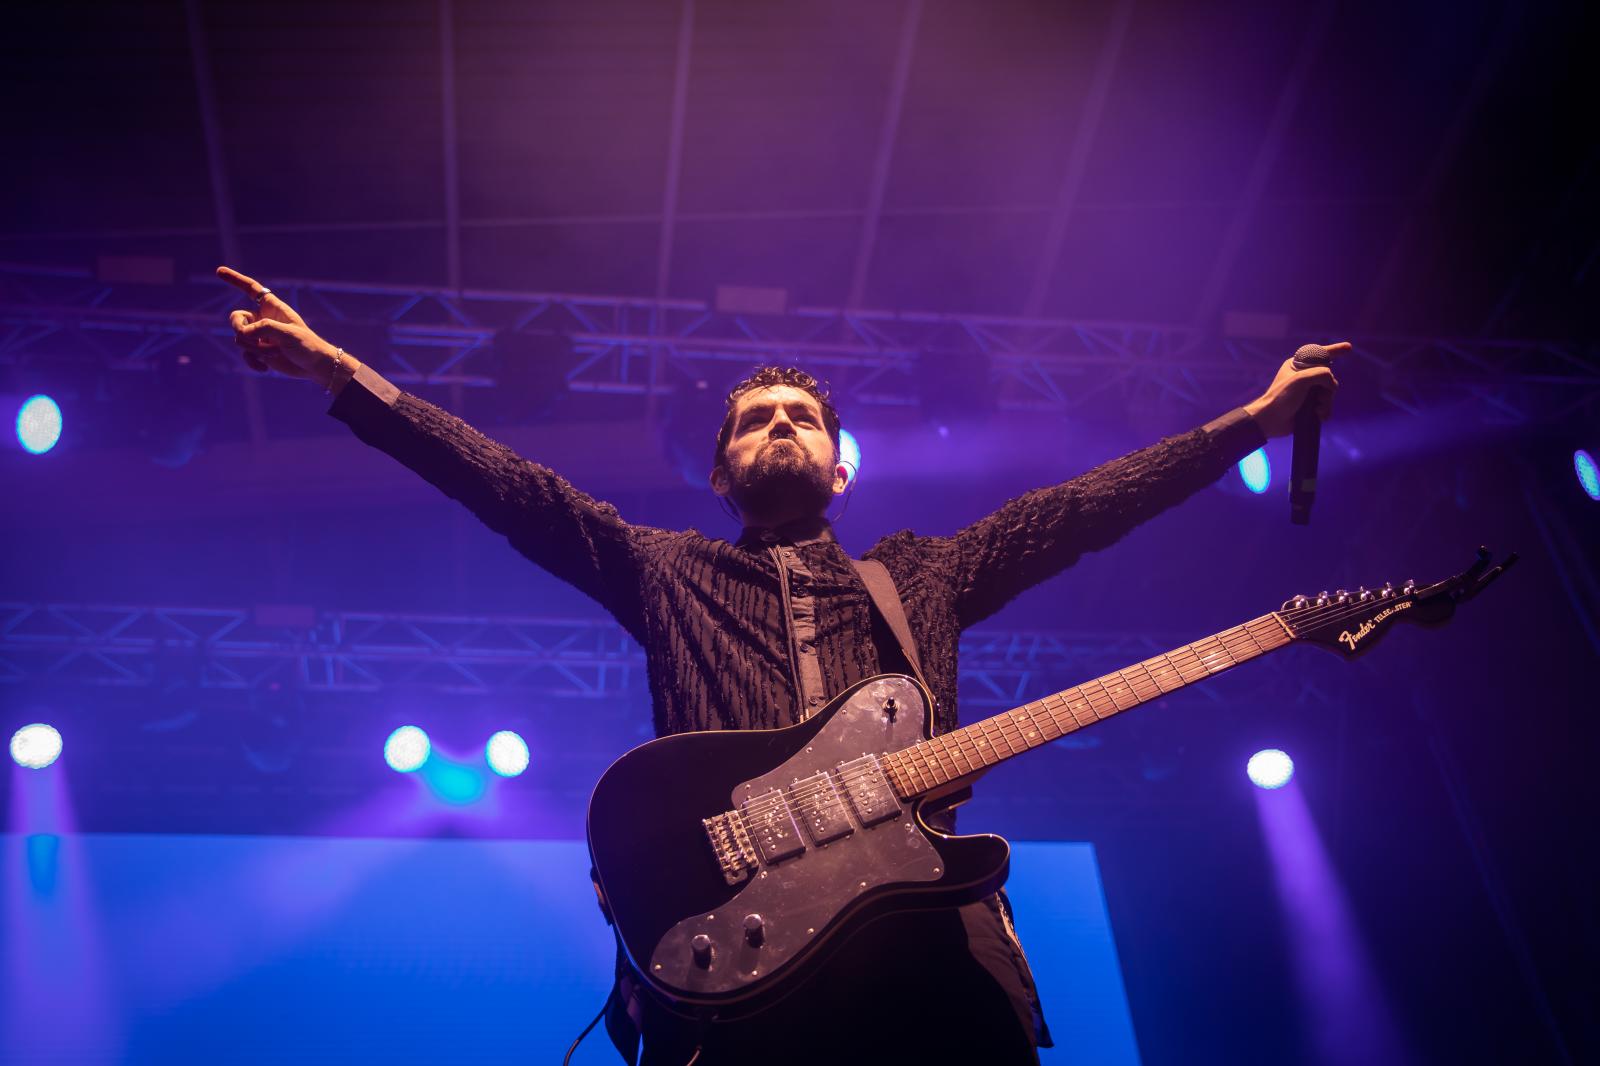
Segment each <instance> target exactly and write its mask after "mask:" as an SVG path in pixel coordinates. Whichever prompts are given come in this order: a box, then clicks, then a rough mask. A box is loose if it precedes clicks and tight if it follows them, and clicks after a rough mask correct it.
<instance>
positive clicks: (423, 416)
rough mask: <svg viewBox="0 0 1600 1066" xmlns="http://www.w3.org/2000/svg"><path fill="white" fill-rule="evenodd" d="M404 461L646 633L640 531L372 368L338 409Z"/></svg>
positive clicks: (343, 395) (344, 392)
mask: <svg viewBox="0 0 1600 1066" xmlns="http://www.w3.org/2000/svg"><path fill="white" fill-rule="evenodd" d="M328 413H329V414H331V415H332V416H333V417H335V418H337V419H339V420H340V421H341V422H343V423H345V424H346V425H348V426H349V427H350V428H351V429H352V430H353V431H354V432H355V435H356V436H357V437H359V438H360V439H361V440H362V441H364V442H365V443H367V444H369V445H371V446H372V447H374V448H377V449H379V450H380V451H383V452H386V453H388V454H389V455H391V456H393V457H394V458H395V459H398V460H399V461H400V462H401V463H403V464H405V465H406V466H407V467H409V468H410V469H412V470H414V471H415V472H416V473H418V474H420V475H421V476H422V477H423V479H424V480H426V481H427V482H429V483H430V484H432V485H433V486H434V487H435V488H437V489H439V490H440V491H441V492H443V493H444V494H445V495H447V496H449V497H450V498H451V499H454V500H459V501H460V502H461V503H463V504H465V505H466V506H467V508H468V509H469V510H470V511H471V512H472V513H473V514H474V515H476V516H477V517H478V518H479V520H481V521H482V522H483V524H484V525H486V526H488V527H489V528H490V529H492V530H494V531H495V532H496V533H500V534H502V535H503V536H504V537H505V538H506V539H507V540H508V541H510V543H511V546H512V547H514V548H516V549H517V551H519V552H521V553H522V554H523V555H525V556H526V557H528V558H529V559H531V560H533V561H534V562H535V563H538V564H539V565H540V566H541V567H543V568H544V569H546V570H548V571H549V572H550V573H552V574H554V575H555V576H556V577H559V578H561V579H562V580H563V581H566V582H568V583H570V584H572V585H574V586H576V587H577V588H578V589H579V590H581V591H582V592H584V593H586V594H587V595H589V596H590V597H592V598H593V599H595V600H596V601H597V602H599V603H600V605H601V606H603V607H605V608H606V610H608V611H609V612H611V614H612V615H613V616H614V617H615V618H616V619H617V621H618V622H620V623H621V624H622V626H623V628H625V629H626V630H627V631H628V632H629V633H631V634H633V636H634V637H635V638H636V639H637V638H639V637H640V636H641V634H642V633H643V629H644V618H643V615H644V609H643V599H642V594H641V591H640V578H641V576H642V575H641V568H640V566H639V563H638V559H637V556H638V551H637V542H638V539H639V536H638V534H639V529H640V527H635V526H632V525H630V524H628V523H627V522H624V521H623V520H622V517H621V516H620V515H619V514H618V513H617V510H616V508H614V507H612V506H611V505H610V504H608V503H604V502H601V501H598V500H595V499H592V498H590V497H589V496H587V495H585V494H584V493H582V492H579V491H578V490H577V489H575V488H573V487H572V486H571V485H570V484H568V483H567V482H566V480H564V479H563V478H561V477H560V476H558V475H557V474H556V473H555V472H554V471H552V470H550V469H549V468H548V467H545V466H541V465H540V464H538V463H535V462H532V461H530V460H528V459H524V458H522V457H521V456H520V455H518V454H516V453H515V452H514V451H512V450H511V449H510V448H507V447H506V446H505V445H503V444H499V443H497V442H495V441H493V440H490V439H489V438H488V437H486V436H484V435H483V434H482V433H479V432H478V431H477V430H475V429H473V428H472V427H471V426H469V425H467V424H466V423H465V422H463V421H462V420H461V419H459V418H456V417H455V416H454V415H451V414H448V413H447V412H445V411H442V410H440V409H439V408H437V407H435V406H434V405H432V404H430V403H428V402H427V401H425V400H422V399H419V398H417V397H416V396H413V395H411V394H410V393H407V392H402V391H401V390H399V389H397V388H396V387H395V386H394V385H393V384H391V383H390V382H388V381H386V380H385V379H384V378H383V377H382V376H381V375H379V374H378V373H377V372H376V371H374V370H372V369H371V368H370V367H367V366H362V367H361V368H360V369H359V370H358V371H357V372H356V376H355V377H354V378H352V379H351V381H350V382H349V383H348V384H347V385H345V387H344V388H343V389H341V390H340V392H339V395H338V396H337V397H335V398H334V401H333V406H332V407H331V408H330V409H329V411H328Z"/></svg>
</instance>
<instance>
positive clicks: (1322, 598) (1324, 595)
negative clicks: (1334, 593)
mask: <svg viewBox="0 0 1600 1066" xmlns="http://www.w3.org/2000/svg"><path fill="white" fill-rule="evenodd" d="M1327 605H1328V590H1327V589H1323V590H1322V591H1321V592H1319V593H1317V606H1318V607H1326V606H1327Z"/></svg>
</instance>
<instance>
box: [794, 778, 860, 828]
mask: <svg viewBox="0 0 1600 1066" xmlns="http://www.w3.org/2000/svg"><path fill="white" fill-rule="evenodd" d="M789 794H790V795H791V796H793V797H794V805H795V807H797V808H798V809H799V812H800V824H801V825H803V826H805V827H806V832H807V833H809V834H810V835H811V839H812V840H814V841H816V842H817V843H818V844H826V843H828V842H829V841H833V840H838V839H839V838H840V837H845V836H849V835H850V834H851V833H854V832H855V831H856V827H855V826H853V825H851V824H850V816H849V815H848V814H846V813H845V809H844V803H843V802H842V801H841V800H840V799H839V794H838V793H837V792H835V791H834V790H833V780H832V779H831V778H830V777H829V776H828V775H827V774H826V773H821V774H817V775H815V776H813V777H808V778H806V779H805V780H804V781H797V782H795V784H794V785H793V786H791V787H790V789H789Z"/></svg>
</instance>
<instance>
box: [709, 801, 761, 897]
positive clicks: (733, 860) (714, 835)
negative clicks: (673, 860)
mask: <svg viewBox="0 0 1600 1066" xmlns="http://www.w3.org/2000/svg"><path fill="white" fill-rule="evenodd" d="M700 824H701V825H703V826H705V827H706V836H707V838H709V839H710V841H711V852H712V854H714V855H715V856H716V857H717V865H718V866H720V867H722V878H723V880H725V881H727V882H728V884H730V885H737V884H742V883H743V882H744V880H745V879H746V878H748V877H749V876H750V871H752V870H754V869H755V868H756V849H755V845H754V844H752V843H751V842H750V833H749V832H748V831H747V830H746V829H745V826H744V819H742V818H740V817H739V812H738V811H728V812H727V813H725V814H719V815H717V816H716V817H715V818H704V819H701V822H700Z"/></svg>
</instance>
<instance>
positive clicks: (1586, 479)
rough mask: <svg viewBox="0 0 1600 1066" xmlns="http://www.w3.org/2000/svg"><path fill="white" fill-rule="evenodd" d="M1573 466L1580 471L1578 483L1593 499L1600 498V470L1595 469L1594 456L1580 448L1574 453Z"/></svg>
mask: <svg viewBox="0 0 1600 1066" xmlns="http://www.w3.org/2000/svg"><path fill="white" fill-rule="evenodd" d="M1572 468H1573V469H1574V470H1576V471H1577V472H1578V484H1580V485H1582V486H1583V491H1584V492H1585V493H1586V494H1587V495H1588V497H1589V499H1591V500H1600V470H1596V469H1595V465H1594V456H1592V455H1590V454H1589V453H1588V452H1586V451H1584V450H1583V449H1582V448H1579V449H1578V450H1577V451H1575V452H1573V453H1572Z"/></svg>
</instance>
